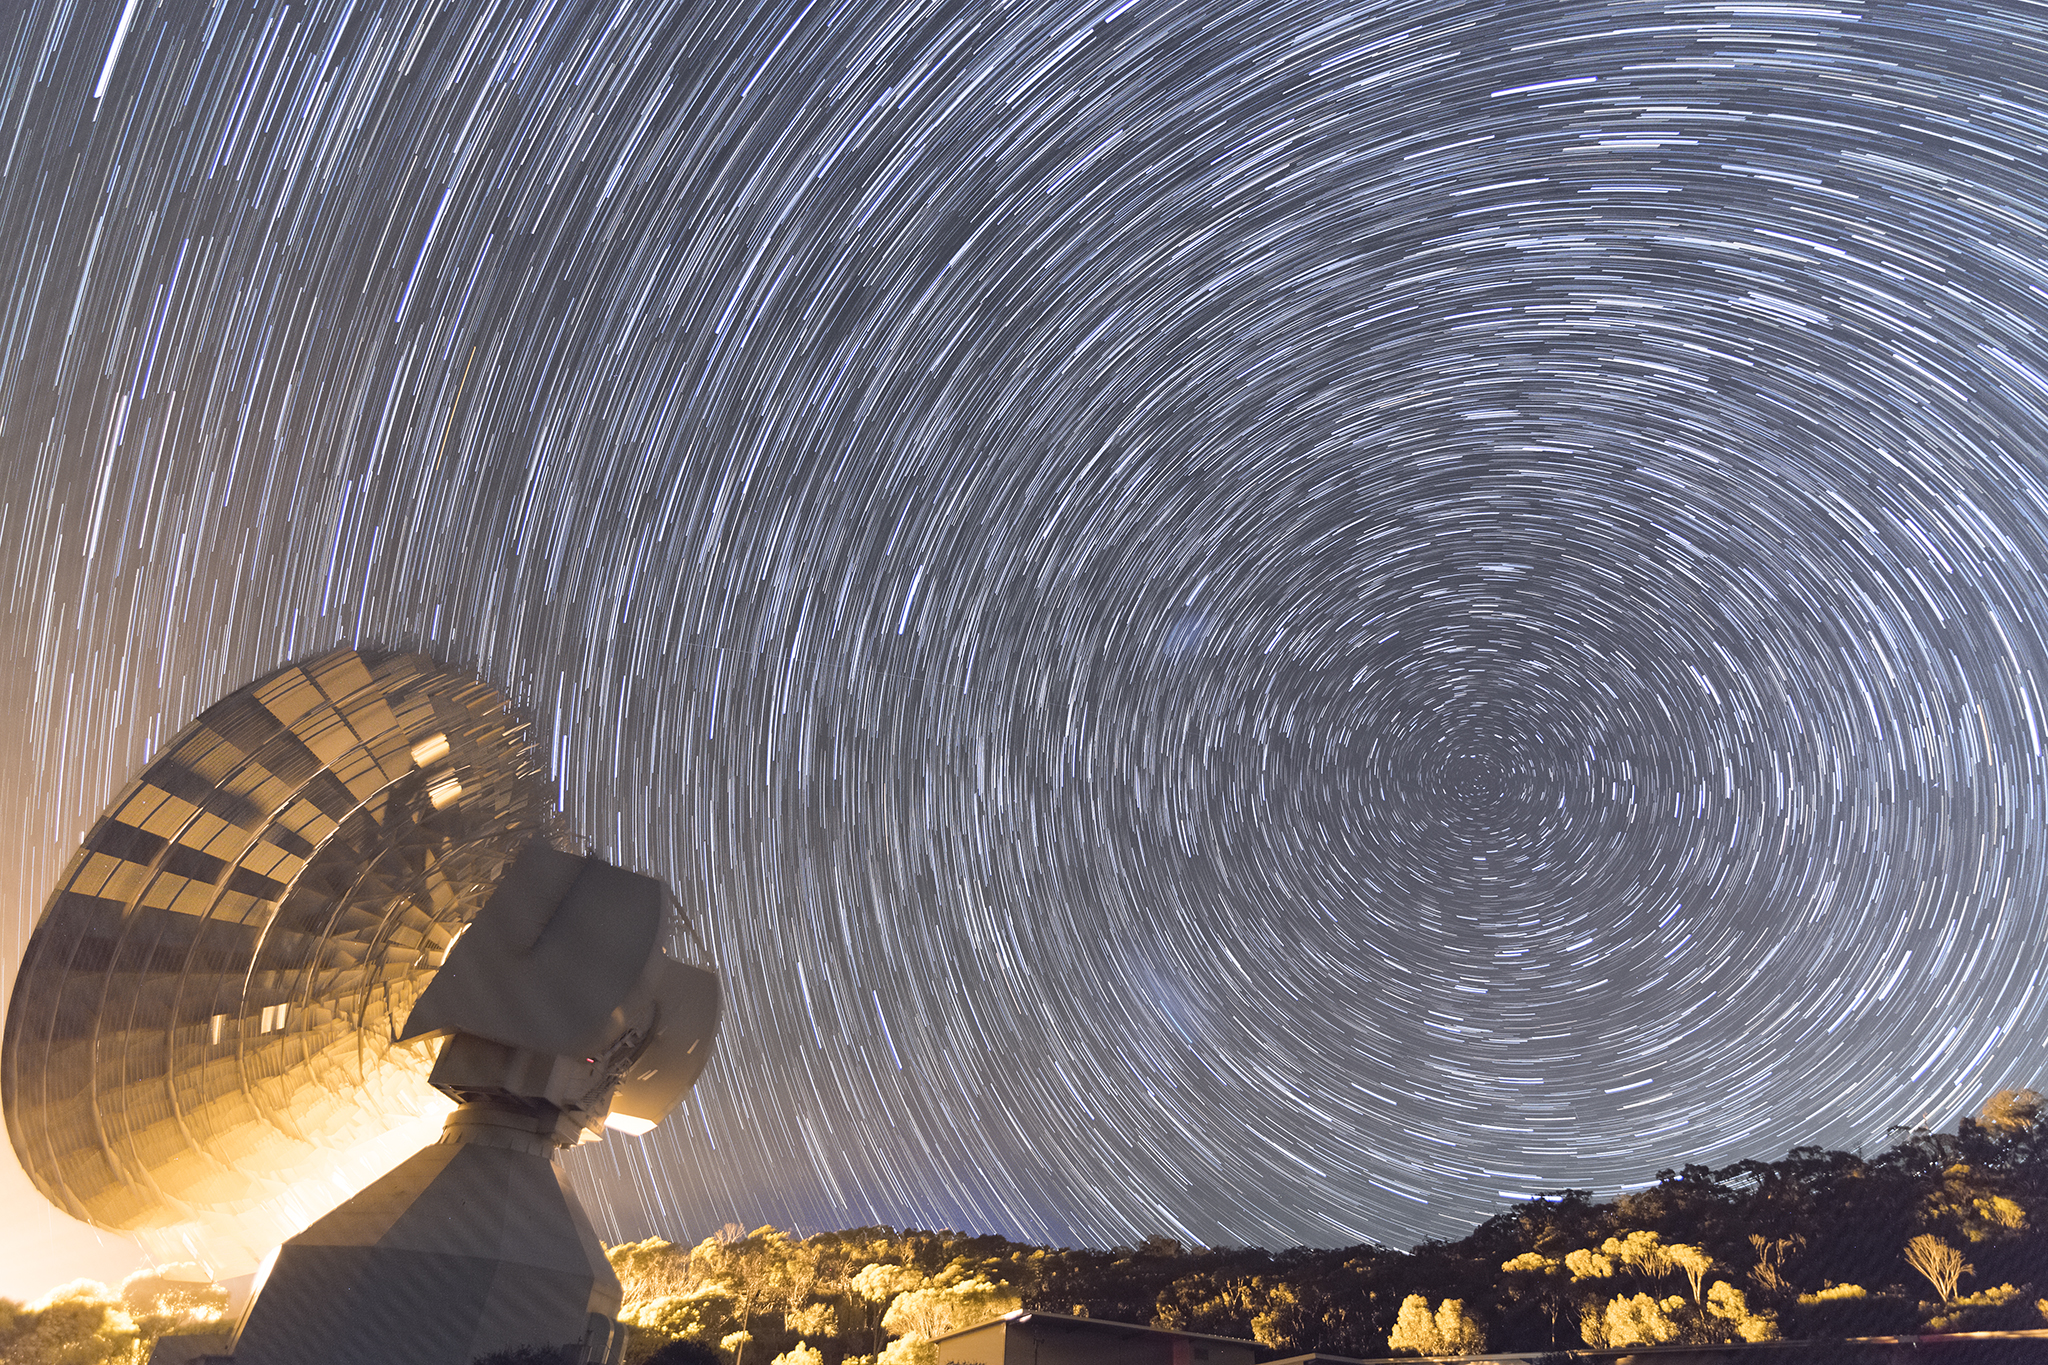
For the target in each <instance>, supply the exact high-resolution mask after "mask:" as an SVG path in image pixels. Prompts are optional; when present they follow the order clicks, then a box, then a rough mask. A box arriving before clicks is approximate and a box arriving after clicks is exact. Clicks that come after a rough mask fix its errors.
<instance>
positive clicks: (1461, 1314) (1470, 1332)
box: [1436, 1299, 1486, 1356]
mask: <svg viewBox="0 0 2048 1365" xmlns="http://www.w3.org/2000/svg"><path fill="white" fill-rule="evenodd" d="M1436 1337H1437V1341H1438V1342H1439V1343H1441V1346H1442V1352H1443V1354H1444V1355H1453V1356H1456V1355H1470V1354H1471V1353H1473V1352H1475V1351H1483V1350H1485V1349H1486V1329H1485V1328H1483V1327H1481V1326H1480V1325H1479V1322H1478V1320H1477V1319H1475V1318H1474V1317H1473V1316H1472V1315H1471V1314H1470V1313H1467V1312H1466V1311H1465V1301H1464V1300H1463V1299H1445V1300H1444V1301H1443V1302H1442V1303H1440V1304H1438V1305H1437V1307H1436Z"/></svg>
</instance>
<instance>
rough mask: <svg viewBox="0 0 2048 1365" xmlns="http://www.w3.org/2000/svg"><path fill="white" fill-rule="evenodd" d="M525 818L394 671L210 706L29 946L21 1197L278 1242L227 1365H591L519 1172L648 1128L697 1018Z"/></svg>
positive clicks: (0, 1085) (96, 840)
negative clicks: (548, 1364) (493, 1355)
mask: <svg viewBox="0 0 2048 1365" xmlns="http://www.w3.org/2000/svg"><path fill="white" fill-rule="evenodd" d="M552 814H553V810H552V805H551V803H550V801H549V800H548V796H547V792H546V788H545V786H544V778H543V774H542V773H541V772H540V770H539V768H538V766H537V765H536V763H535V761H534V757H533V751H532V746H531V743H530V741H529V738H528V736H527V731H526V727H525V726H524V725H523V724H522V723H521V722H520V721H519V720H518V719H517V718H516V716H515V715H514V714H513V713H512V711H511V710H510V708H509V707H508V706H507V705H506V703H505V701H504V699H503V698H502V697H500V696H499V695H498V694H497V693H496V692H494V691H493V690H492V689H490V688H489V687H488V686H486V685H484V684H482V683H480V682H478V681H476V680H475V679H474V678H471V677H468V676H466V675H464V674H462V673H459V672H457V671H455V670H452V669H449V668H445V667H443V666H442V665H440V664H438V663H435V662H434V661H432V660H430V659H427V658H425V657H423V656H420V655H390V656H385V657H381V658H379V657H371V656H364V655H359V654H357V653H355V652H353V651H349V650H340V651H336V652H334V653H330V654H326V655H323V656H321V657H319V658H316V659H311V660H307V661H305V662H302V663H300V664H296V665H293V666H290V667H287V668H284V669H281V670H279V671H278V672H276V673H273V674H271V675H270V676H268V677H266V678H263V679H261V680H259V681H257V682H255V683H252V684H250V685H249V686H248V687H245V688H243V689H241V690H240V691H238V692H235V693H234V694H232V695H231V696H229V697H227V698H226V699H224V700H222V701H221V702H219V703H218V704H216V705H214V706H213V707H210V708H209V709H208V710H207V711H206V712H205V713H204V714H202V715H201V716H200V717H199V718H198V720H196V721H195V722H193V724H192V725H191V726H190V727H188V728H187V729H186V730H185V731H184V732H183V733H181V734H180V735H179V736H178V737H177V738H176V739H174V740H173V741H172V742H171V743H170V744H169V745H168V746H167V747H166V749H165V751H164V752H163V753H162V754H161V755H160V756H159V757H158V758H156V759H155V760H154V761H152V762H151V763H150V764H149V766H148V767H147V768H146V769H145V770H144V772H143V773H142V775H141V776H140V777H138V778H137V779H136V780H135V781H134V782H133V783H132V784H130V786H129V787H128V789H127V790H126V791H124V792H123V793H122V794H121V795H120V797H119V798H118V799H117V800H115V802H114V803H113V805H112V806H111V807H110V808H109V810H108V813H107V814H106V815H105V816H104V817H103V818H102V819H101V820H100V821H99V823H97V824H96V825H94V826H93V828H92V830H91V831H90V832H89V833H88V834H87V835H86V836H85V839H84V841H83V846H82V847H81V848H80V850H79V852H78V854H77V855H76V856H75V857H74V858H73V859H72V862H71V865H70V866H69V868H68V869H67V870H66V871H65V873H64V876H63V878H62V880H61V881H60V882H59V884H58V887H57V890H56V891H55V893H54V894H52V896H51V897H50V900H49V902H48V904H47V905H46V906H45V908H44V911H43V915H42V918H41V920H40V921H39V922H38V924H37V927H36V931H35V933H34V935H33V937H32V938H31V939H30V942H29V947H28V951H27V954H26V955H25V957H24V959H23V961H22V965H21V969H20V971H19V973H18V975H17V977H16V981H15V987H14V993H13V998H12V1000H11V1001H10V1003H9V1006H8V1013H7V1031H6V1042H5V1049H4V1054H0V1102H4V1108H5V1113H6V1120H7V1129H8V1135H9V1137H10V1138H11V1139H12V1141H13V1143H14V1148H15V1151H16V1153H17V1154H18V1155H19V1156H20V1159H21V1163H22V1166H23V1167H24V1168H25V1169H26V1170H27V1172H28V1174H29V1176H30V1178H31V1179H32V1180H33V1181H34V1182H35V1183H36V1185H37V1187H38V1188H39V1189H41V1190H42V1192H43V1193H44V1194H45V1195H46V1196H47V1197H48V1198H49V1199H50V1200H51V1201H52V1202H53V1203H55V1204H56V1205H57V1206H58V1207H59V1208H62V1209H64V1210H65V1211H66V1212H68V1213H71V1214H72V1215H74V1216H76V1217H78V1218H81V1219H84V1220H86V1221H87V1222H91V1223H94V1224H97V1225H98V1226H101V1227H105V1228H110V1229H115V1230H119V1231H124V1232H131V1233H136V1234H138V1235H141V1236H143V1237H144V1239H145V1240H146V1241H148V1242H149V1243H150V1244H151V1245H152V1248H153V1249H154V1250H156V1251H157V1253H158V1255H160V1256H163V1257H165V1258H166V1259H171V1258H175V1257H182V1256H188V1255H194V1254H196V1255H199V1256H201V1257H202V1258H205V1259H209V1260H210V1261H212V1262H213V1263H214V1264H215V1265H216V1266H220V1265H223V1263H225V1264H226V1265H227V1267H228V1268H230V1269H232V1268H236V1267H235V1266H234V1261H235V1259H236V1254H237V1250H238V1249H239V1251H240V1252H241V1253H242V1254H243V1255H244V1256H245V1257H246V1259H245V1260H244V1261H243V1264H244V1265H246V1264H250V1263H253V1261H254V1255H253V1254H249V1253H254V1252H257V1251H259V1250H260V1249H262V1248H267V1247H276V1246H277V1244H278V1243H280V1242H282V1243H283V1246H282V1247H281V1248H279V1249H278V1250H277V1251H275V1252H273V1253H272V1256H271V1260H270V1261H269V1262H267V1263H266V1268H265V1271H264V1274H263V1276H262V1277H260V1278H261V1280H262V1283H261V1284H260V1286H259V1290H258V1293H257V1295H256V1297H255V1299H254V1301H253V1303H252V1304H251V1305H250V1308H249V1310H248V1312H247V1314H246V1315H245V1317H244V1318H243V1320H242V1322H241V1324H240V1325H239V1328H238V1335H237V1338H236V1340H235V1343H234V1348H233V1349H234V1357H233V1358H234V1359H235V1361H236V1362H237V1365H265V1362H270V1361H279V1362H283V1361H290V1362H293V1363H294V1365H319V1363H320V1362H323V1361H330V1360H331V1361H336V1362H340V1361H350V1360H367V1359H378V1360H389V1361H397V1362H419V1363H420V1365H429V1363H430V1362H431V1363H433V1365H439V1363H440V1362H448V1363H449V1365H467V1362H468V1361H469V1360H470V1359H472V1358H473V1356H475V1355H478V1354H485V1353H488V1352H489V1351H492V1350H499V1349H507V1348H514V1347H518V1346H526V1345H537V1346H543V1347H558V1346H562V1345H565V1344H573V1345H575V1346H576V1347H577V1354H578V1355H579V1357H580V1358H581V1359H583V1360H586V1361H590V1362H602V1361H606V1360H615V1359H616V1358H617V1355H618V1352H619V1351H620V1350H621V1349H622V1348H623V1333H622V1332H621V1331H620V1329H619V1328H618V1327H617V1325H616V1324H615V1323H614V1322H613V1321H612V1315H613V1314H615V1313H616V1311H617V1308H618V1303H619V1289H618V1284H617V1281H616V1279H614V1278H613V1276H612V1274H611V1271H610V1268H609V1267H608V1266H607V1265H606V1264H605V1261H604V1257H603V1254H602V1250H601V1248H600V1247H599V1245H598V1243H597V1239H596V1236H595V1234H594V1232H593V1231H592V1230H591V1227H590V1223H589V1220H588V1219H587V1217H585V1215H584V1214H583V1211H582V1210H581V1208H580V1207H578V1206H577V1204H576V1201H575V1197H574V1195H573V1194H572V1193H571V1192H570V1190H569V1188H568V1186H567V1184H566V1182H565V1181H564V1180H563V1179H562V1177H561V1174H560V1172H559V1170H558V1169H557V1168H556V1167H555V1165H554V1163H553V1161H552V1159H551V1157H552V1154H553V1152H554V1151H555V1150H556V1149H557V1148H559V1147H562V1146H566V1145H570V1144H573V1143H575V1142H578V1141H588V1140H591V1139H593V1138H594V1137H596V1136H597V1135H598V1134H599V1130H601V1129H602V1128H603V1127H605V1126H606V1125H607V1124H609V1125H610V1126H612V1127H619V1128H624V1129H626V1130H627V1131H631V1132H645V1131H647V1130H648V1129H650V1128H652V1127H653V1126H654V1125H655V1124H656V1123H658V1122H660V1120H661V1118H662V1117H663V1115H665V1114H666V1113H667V1111H668V1110H669V1108H670V1107H671V1106H673V1105H674V1104H675V1103H676V1102H677V1101H678V1100H680V1099H681V1098H682V1096H683V1095H684V1094H685V1093H687V1092H688V1090H689V1089H690V1087H691V1086H692V1085H693V1084H694V1083H695V1081H696V1078H697V1076H698V1074H699V1073H700V1072H701V1071H702V1069H703V1067H704V1064H705V1062H706V1061H707V1060H708V1058H709V1055H710V1051H711V1043H712V1039H713V1036H714V1034H715V1033H716V1030H717V1024H718V1012H719V1002H720V993H719V987H718V979H717V977H716V975H715V974H714V973H712V972H711V971H709V970H708V969H706V968H702V967H695V966H690V965H687V964H684V963H681V962H678V961H675V960H674V959H671V958H670V957H668V956H667V954H666V952H665V951H664V950H663V947H662V940H663V939H664V938H665V937H666V933H665V930H666V929H667V927H668V925H669V907H670V904H671V897H670V896H669V894H668V892H667V890H666V888H664V887H663V886H662V885H661V883H659V882H657V881H655V880H654V879H652V878H648V877H643V876H639V875H637V874H634V873H631V872H628V871H625V870H623V869H620V868H615V867H611V866H609V865H608V864H605V863H603V862H601V861H599V860H598V859H595V858H588V857H584V856H581V855H578V854H575V853H568V852H563V851H561V850H559V849H556V848H554V847H551V846H550V845H549V843H548V842H547V840H545V839H544V838H543V837H541V836H542V833H543V825H544V823H545V822H546V821H547V820H548V819H549V818H550V817H551V816H552ZM451 1111H452V1112H451ZM444 1120H445V1123H444ZM436 1127H440V1128H441V1137H440V1140H439V1141H438V1142H436V1141H432V1138H433V1133H434V1129H435V1128H436ZM423 1142H426V1143H429V1145H427V1146H426V1147H424V1148H422V1149H421V1150H419V1151H416V1152H412V1155H411V1156H409V1157H408V1156H406V1153H407V1152H409V1151H412V1149H414V1148H417V1147H420V1145H421V1143H423ZM394 1163H395V1164H394ZM337 1202H339V1207H335V1206H336V1204H337ZM224 1247H225V1248H226V1251H225V1253H224V1252H223V1248H224Z"/></svg>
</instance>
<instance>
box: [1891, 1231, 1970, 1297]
mask: <svg viewBox="0 0 2048 1365" xmlns="http://www.w3.org/2000/svg"><path fill="white" fill-rule="evenodd" d="M1906 1264H1907V1265H1909V1266H1911V1267H1913V1269H1915V1270H1917V1271H1919V1272H1920V1273H1921V1274H1922V1275H1925V1276H1926V1277H1927V1282H1928V1283H1929V1284H1931V1285H1933V1286H1934V1292H1935V1293H1937V1294H1939V1295H1941V1301H1942V1302H1943V1303H1944V1304H1947V1303H1952V1302H1954V1300H1955V1297H1956V1282H1957V1281H1958V1280H1960V1279H1962V1277H1963V1276H1965V1275H1967V1274H1969V1273H1970V1267H1969V1266H1968V1265H1966V1264H1965V1263H1964V1261H1963V1253H1962V1252H1960V1251H1957V1250H1956V1249H1955V1248H1954V1247H1952V1246H1950V1245H1949V1244H1948V1243H1947V1242H1944V1241H1942V1240H1941V1239H1940V1238H1939V1237H1935V1236H1932V1235H1930V1234H1928V1233H1925V1232H1923V1233H1921V1234H1920V1235H1919V1236H1918V1237H1915V1238H1914V1239H1913V1240H1912V1241H1910V1242H1908V1243H1906Z"/></svg>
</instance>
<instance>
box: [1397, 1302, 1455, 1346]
mask: <svg viewBox="0 0 2048 1365" xmlns="http://www.w3.org/2000/svg"><path fill="white" fill-rule="evenodd" d="M1442 1347H1443V1339H1442V1338H1441V1337H1439V1336H1437V1334H1436V1314H1434V1313H1432V1312H1430V1311H1429V1300H1428V1299H1426V1298H1424V1297H1423V1296H1422V1295H1420V1294H1410V1295H1409V1296H1408V1297H1407V1298H1405V1299H1403V1300H1401V1311H1400V1313H1399V1314H1397V1315H1396V1316H1395V1318H1394V1330H1393V1331H1392V1332H1389V1333H1388V1334H1387V1349H1388V1350H1390V1351H1412V1352H1414V1353H1415V1354H1416V1355H1419V1356H1435V1355H1442V1354H1443V1349H1442Z"/></svg>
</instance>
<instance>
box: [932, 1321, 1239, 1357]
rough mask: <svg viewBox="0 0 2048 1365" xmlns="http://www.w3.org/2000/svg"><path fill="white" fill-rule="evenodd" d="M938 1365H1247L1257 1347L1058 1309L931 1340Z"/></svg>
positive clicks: (1231, 1338) (1223, 1338) (951, 1333)
mask: <svg viewBox="0 0 2048 1365" xmlns="http://www.w3.org/2000/svg"><path fill="white" fill-rule="evenodd" d="M932 1344H933V1345H935V1346H937V1347H938V1349H939V1365H1252V1357H1253V1354H1254V1352H1256V1351H1257V1349H1258V1346H1257V1343H1255V1342H1250V1341H1245V1340H1243V1339H1242V1338H1239V1337H1211V1336H1204V1335H1202V1334H1201V1333H1200V1332H1175V1331H1171V1330H1169V1329H1167V1328H1164V1327H1140V1326H1138V1325H1137V1324H1136V1323H1131V1322H1107V1321H1104V1320H1103V1319H1101V1318H1070V1317H1067V1316H1065V1315H1064V1314H1061V1313H1032V1312H1022V1311H1020V1312H1016V1313H1005V1314H1004V1315H1003V1316H1002V1317H999V1318H991V1319H989V1320H988V1321H987V1322H983V1323H977V1324H976V1325H975V1326H973V1327H964V1328H962V1329H961V1330H959V1331H957V1332H949V1333H947V1334H946V1335H945V1336H942V1337H940V1338H939V1339H938V1340H937V1341H935V1342H933V1343H932Z"/></svg>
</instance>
